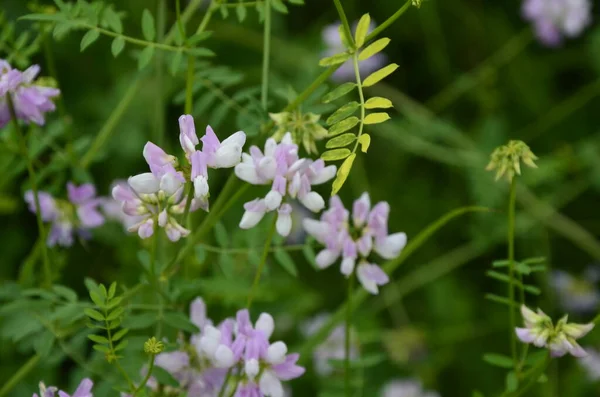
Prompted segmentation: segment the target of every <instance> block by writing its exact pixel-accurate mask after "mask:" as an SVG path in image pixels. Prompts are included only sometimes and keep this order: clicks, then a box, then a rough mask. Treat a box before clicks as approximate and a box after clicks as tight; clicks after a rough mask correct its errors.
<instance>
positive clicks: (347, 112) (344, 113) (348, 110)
mask: <svg viewBox="0 0 600 397" xmlns="http://www.w3.org/2000/svg"><path fill="white" fill-rule="evenodd" d="M359 107H360V104H359V103H358V102H356V101H353V102H349V103H347V104H345V105H344V106H342V107H341V108H339V109H338V110H336V111H335V112H334V113H333V114H332V115H331V116H329V117H328V118H327V120H326V121H325V123H326V124H327V125H332V124H335V123H337V122H338V121H341V120H343V119H345V118H346V117H348V116H352V114H354V112H356V109H358V108H359Z"/></svg>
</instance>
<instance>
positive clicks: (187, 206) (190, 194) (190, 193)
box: [182, 182, 194, 228]
mask: <svg viewBox="0 0 600 397" xmlns="http://www.w3.org/2000/svg"><path fill="white" fill-rule="evenodd" d="M188 186H189V190H188V195H187V199H186V201H185V208H184V210H183V218H182V220H183V225H186V227H187V228H189V227H190V225H189V223H188V222H189V219H188V217H189V215H190V207H191V206H192V200H193V199H194V183H193V182H188Z"/></svg>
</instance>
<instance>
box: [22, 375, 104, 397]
mask: <svg viewBox="0 0 600 397" xmlns="http://www.w3.org/2000/svg"><path fill="white" fill-rule="evenodd" d="M93 386H94V383H93V382H92V380H91V379H88V378H85V379H83V380H82V381H81V383H79V386H78V387H77V389H76V390H75V392H74V393H73V394H68V393H65V392H64V391H62V390H58V388H57V387H55V386H50V387H46V385H44V384H43V383H42V382H40V394H39V395H38V394H37V393H33V397H55V395H56V392H58V395H59V397H94V395H93V394H92V387H93Z"/></svg>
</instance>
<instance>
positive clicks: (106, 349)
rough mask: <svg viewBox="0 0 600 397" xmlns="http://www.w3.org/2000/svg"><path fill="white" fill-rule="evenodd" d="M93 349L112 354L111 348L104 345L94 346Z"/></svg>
mask: <svg viewBox="0 0 600 397" xmlns="http://www.w3.org/2000/svg"><path fill="white" fill-rule="evenodd" d="M92 348H93V349H94V350H97V351H99V352H101V353H110V348H109V347H108V346H104V345H94V346H92Z"/></svg>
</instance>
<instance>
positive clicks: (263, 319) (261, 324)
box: [255, 313, 275, 339]
mask: <svg viewBox="0 0 600 397" xmlns="http://www.w3.org/2000/svg"><path fill="white" fill-rule="evenodd" d="M255 328H256V329H257V330H260V331H262V332H263V333H264V334H265V336H266V337H267V339H269V338H270V337H271V334H273V330H274V329H275V321H274V320H273V316H271V315H270V314H269V313H261V314H260V316H258V320H256V324H255Z"/></svg>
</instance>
